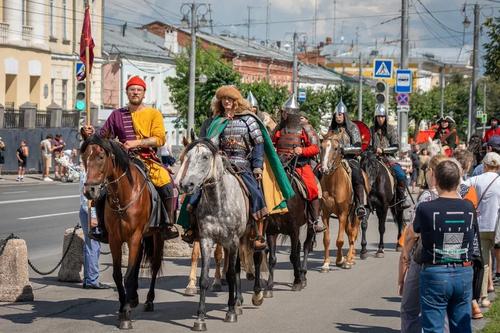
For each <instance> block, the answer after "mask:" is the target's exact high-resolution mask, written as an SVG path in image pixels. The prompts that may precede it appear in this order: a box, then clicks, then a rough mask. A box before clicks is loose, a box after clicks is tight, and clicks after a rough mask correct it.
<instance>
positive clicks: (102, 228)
mask: <svg viewBox="0 0 500 333" xmlns="http://www.w3.org/2000/svg"><path fill="white" fill-rule="evenodd" d="M93 203H94V206H95V209H96V213H97V227H93V228H90V230H89V238H90V239H93V240H96V241H98V242H101V243H105V244H108V243H109V240H108V231H107V230H106V225H105V224H104V206H105V205H106V196H105V195H103V196H102V197H100V198H98V199H96V200H94V202H93Z"/></svg>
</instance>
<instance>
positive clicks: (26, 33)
mask: <svg viewBox="0 0 500 333" xmlns="http://www.w3.org/2000/svg"><path fill="white" fill-rule="evenodd" d="M32 36H33V27H30V26H28V25H23V40H24V41H25V42H31V38H32Z"/></svg>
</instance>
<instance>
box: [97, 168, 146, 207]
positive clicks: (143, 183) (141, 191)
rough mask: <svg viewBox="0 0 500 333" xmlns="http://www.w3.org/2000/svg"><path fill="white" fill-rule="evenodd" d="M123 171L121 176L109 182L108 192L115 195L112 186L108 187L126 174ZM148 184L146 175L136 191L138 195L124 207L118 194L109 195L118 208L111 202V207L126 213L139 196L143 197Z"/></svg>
mask: <svg viewBox="0 0 500 333" xmlns="http://www.w3.org/2000/svg"><path fill="white" fill-rule="evenodd" d="M136 167H137V168H138V166H136ZM125 173H126V172H125ZM125 173H123V174H122V175H121V176H120V177H118V178H116V179H115V180H113V181H111V182H108V183H107V185H105V186H106V189H107V190H108V192H109V193H110V194H111V195H113V194H115V193H114V191H112V190H111V188H110V187H108V186H109V185H110V184H112V183H116V182H118V181H119V180H120V179H121V178H122V177H123V175H124V174H125ZM146 185H147V179H146V177H144V181H143V182H142V185H141V189H140V191H139V192H138V193H136V195H135V196H134V198H133V199H130V201H129V202H128V203H127V204H126V205H125V206H123V207H121V206H120V199H119V198H118V196H116V195H113V197H111V195H110V196H108V198H109V199H111V202H112V203H113V204H114V205H115V206H116V207H117V208H116V209H115V208H113V207H112V206H111V204H110V206H109V208H110V209H111V210H112V211H114V212H116V213H118V215H120V217H121V216H123V215H124V214H125V212H126V211H127V209H128V208H130V207H131V206H132V205H133V204H134V203H135V202H136V201H137V200H139V198H140V197H141V195H142V193H143V192H144V189H145V188H146ZM109 199H108V202H109Z"/></svg>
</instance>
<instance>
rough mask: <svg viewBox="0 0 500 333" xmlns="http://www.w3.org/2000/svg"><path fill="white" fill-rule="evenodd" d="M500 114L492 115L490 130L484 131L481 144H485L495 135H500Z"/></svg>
mask: <svg viewBox="0 0 500 333" xmlns="http://www.w3.org/2000/svg"><path fill="white" fill-rule="evenodd" d="M499 123H500V114H497V115H493V117H491V118H490V128H488V129H487V130H486V132H485V133H484V137H483V142H484V143H486V142H488V141H490V139H491V138H492V137H493V136H495V135H500V126H499Z"/></svg>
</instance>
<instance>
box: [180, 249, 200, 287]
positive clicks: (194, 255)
mask: <svg viewBox="0 0 500 333" xmlns="http://www.w3.org/2000/svg"><path fill="white" fill-rule="evenodd" d="M199 257H200V241H198V240H195V241H194V243H193V251H192V252H191V271H190V272H189V283H188V285H187V287H186V290H185V291H184V295H186V296H194V295H196V293H197V292H198V289H197V288H196V269H197V266H198V258H199Z"/></svg>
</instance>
